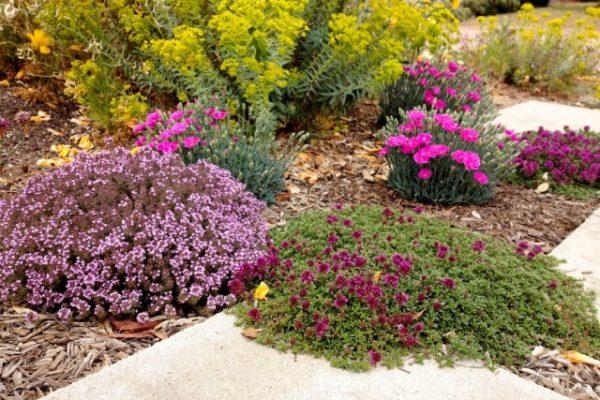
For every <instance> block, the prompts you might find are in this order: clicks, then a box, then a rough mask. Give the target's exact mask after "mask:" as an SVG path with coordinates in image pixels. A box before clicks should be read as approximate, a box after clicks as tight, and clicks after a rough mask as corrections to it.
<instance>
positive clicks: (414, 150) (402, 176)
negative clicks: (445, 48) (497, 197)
mask: <svg viewBox="0 0 600 400" xmlns="http://www.w3.org/2000/svg"><path fill="white" fill-rule="evenodd" d="M461 115H462V114H460V113H452V114H446V113H439V112H436V111H423V110H421V109H418V108H416V109H413V110H411V111H408V112H407V113H404V112H403V114H402V121H403V123H400V124H398V121H397V120H395V119H393V118H391V119H389V120H388V123H387V125H386V127H385V128H384V129H382V130H381V135H382V136H383V138H384V139H385V145H384V147H383V148H382V149H381V151H380V154H381V155H383V156H385V158H386V160H387V162H388V164H389V166H390V172H389V176H388V183H389V185H390V186H391V187H392V188H394V189H395V190H397V191H398V192H399V193H400V194H402V196H404V197H406V198H409V199H416V200H419V201H426V202H433V203H440V204H463V203H484V202H486V201H488V200H490V199H491V198H492V197H493V195H494V187H495V185H496V184H497V183H498V182H499V181H500V180H501V179H502V178H503V177H505V176H507V175H508V173H509V171H510V161H511V158H512V147H513V146H512V144H513V142H512V141H510V140H504V139H503V138H502V136H503V135H502V132H501V129H500V128H499V127H497V126H494V125H492V124H488V123H486V122H474V121H473V120H471V119H466V120H464V121H462V124H461V122H460V118H461ZM484 120H485V119H484ZM507 146H508V147H507Z"/></svg>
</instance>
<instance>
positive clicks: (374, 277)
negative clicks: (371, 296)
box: [373, 271, 381, 283]
mask: <svg viewBox="0 0 600 400" xmlns="http://www.w3.org/2000/svg"><path fill="white" fill-rule="evenodd" d="M380 279H381V271H377V272H375V274H374V275H373V282H374V283H377V282H379V280H380Z"/></svg>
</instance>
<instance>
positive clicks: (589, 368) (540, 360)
mask: <svg viewBox="0 0 600 400" xmlns="http://www.w3.org/2000/svg"><path fill="white" fill-rule="evenodd" d="M519 373H520V374H521V376H524V377H526V378H527V379H531V380H532V381H534V382H536V383H538V384H540V385H542V386H545V387H547V388H549V389H552V390H554V391H556V392H558V393H560V394H563V395H565V396H568V397H570V398H572V399H577V400H600V366H594V365H590V364H585V363H573V362H571V361H569V360H567V359H566V358H564V357H561V354H560V352H559V351H557V350H550V349H545V348H543V347H536V348H535V349H534V351H533V353H532V355H531V356H530V357H529V360H528V363H527V365H526V366H525V367H523V368H521V369H520V370H519Z"/></svg>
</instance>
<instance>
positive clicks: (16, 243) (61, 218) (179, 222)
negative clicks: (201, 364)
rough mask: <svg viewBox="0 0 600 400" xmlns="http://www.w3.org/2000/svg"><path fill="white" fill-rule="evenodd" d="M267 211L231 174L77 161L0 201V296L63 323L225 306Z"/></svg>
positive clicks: (140, 161) (147, 155) (139, 157)
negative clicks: (48, 313)
mask: <svg viewBox="0 0 600 400" xmlns="http://www.w3.org/2000/svg"><path fill="white" fill-rule="evenodd" d="M263 208H264V205H263V203H262V202H260V201H258V200H256V199H255V198H254V197H253V196H252V195H251V194H250V193H248V192H246V191H245V189H244V186H243V185H242V184H241V183H239V182H237V181H236V180H235V179H233V177H232V176H231V174H230V173H229V172H227V171H225V170H222V169H220V168H218V167H216V166H214V165H212V164H209V163H207V162H204V161H200V162H198V163H197V164H194V165H191V166H187V167H186V166H184V165H183V163H182V162H181V160H180V159H179V158H178V157H177V156H175V155H162V154H159V153H157V152H154V151H149V150H142V151H140V152H139V153H138V154H136V155H131V154H130V152H129V151H127V150H125V149H116V150H114V151H111V152H100V153H96V154H95V155H89V154H83V155H80V156H79V157H78V158H77V159H75V161H74V162H73V163H71V164H67V165H65V166H63V167H60V168H58V169H56V170H54V171H53V172H52V173H50V174H46V175H36V176H34V177H33V178H32V179H31V180H30V181H29V183H28V185H27V186H26V187H25V188H24V189H23V191H22V192H20V193H19V194H17V195H16V196H14V197H12V198H10V199H9V200H7V201H4V202H2V203H0V301H1V302H4V303H6V302H9V303H17V302H26V303H27V304H28V305H29V306H31V307H34V308H37V309H44V310H47V311H51V312H58V316H59V317H60V318H61V319H62V320H68V319H69V318H71V317H73V318H77V319H81V318H87V317H91V316H95V317H98V318H104V317H106V316H107V315H113V316H118V317H126V316H130V317H131V316H137V318H138V319H139V320H144V319H145V318H147V317H148V315H153V314H159V313H164V314H167V315H171V314H175V313H177V312H188V311H192V310H194V309H195V308H197V307H203V306H205V305H206V306H208V308H209V309H215V308H218V307H223V306H225V305H227V304H229V303H230V302H231V301H233V296H231V295H230V294H228V293H227V291H226V290H225V287H226V282H227V280H228V279H229V277H230V276H231V274H232V272H233V271H234V270H235V269H236V267H237V266H238V265H239V264H240V263H242V262H247V261H254V260H255V259H256V258H257V257H258V256H259V255H260V254H261V253H262V251H263V247H264V243H265V239H264V238H265V235H266V225H265V223H264V222H263V220H262V218H261V216H260V213H261V211H262V210H263Z"/></svg>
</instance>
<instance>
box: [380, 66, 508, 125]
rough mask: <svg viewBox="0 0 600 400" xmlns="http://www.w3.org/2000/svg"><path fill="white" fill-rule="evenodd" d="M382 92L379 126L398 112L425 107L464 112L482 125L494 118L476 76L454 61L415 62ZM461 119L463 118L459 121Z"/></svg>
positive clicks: (493, 111)
mask: <svg viewBox="0 0 600 400" xmlns="http://www.w3.org/2000/svg"><path fill="white" fill-rule="evenodd" d="M404 71H405V73H404V74H402V76H401V77H400V78H399V79H398V80H397V81H396V82H395V83H394V84H392V85H390V86H388V87H387V88H386V89H385V90H384V91H383V93H382V95H381V98H380V101H379V106H380V107H381V115H380V117H379V122H380V123H385V121H386V119H387V118H388V117H394V118H396V119H399V118H400V112H401V111H402V110H403V111H408V110H412V109H414V108H416V107H421V106H423V107H425V108H426V109H427V110H436V111H438V112H452V113H463V114H465V115H467V116H469V118H474V119H476V120H478V121H481V122H487V121H491V120H493V119H494V118H495V116H496V110H495V107H494V103H493V102H492V99H491V97H490V95H489V93H488V91H487V89H486V87H485V85H484V83H483V82H482V80H481V78H480V77H479V75H478V74H476V73H475V72H473V71H471V70H470V69H469V68H467V67H465V66H464V65H461V64H459V63H457V62H456V61H449V62H447V63H443V62H433V63H432V62H430V61H417V62H416V63H414V64H412V65H410V66H408V67H405V69H404ZM461 119H462V118H461Z"/></svg>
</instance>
